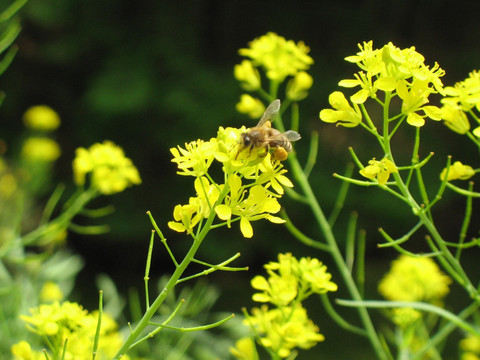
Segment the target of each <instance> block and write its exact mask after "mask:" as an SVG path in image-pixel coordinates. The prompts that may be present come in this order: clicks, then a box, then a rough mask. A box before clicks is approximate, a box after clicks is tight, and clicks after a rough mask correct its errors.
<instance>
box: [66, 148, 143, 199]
mask: <svg viewBox="0 0 480 360" xmlns="http://www.w3.org/2000/svg"><path fill="white" fill-rule="evenodd" d="M73 174H74V179H75V183H76V184H77V185H80V186H83V185H84V184H85V182H86V176H87V174H90V185H91V186H92V187H93V188H95V189H97V190H98V191H99V192H101V193H102V194H105V195H110V194H114V193H117V192H121V191H123V190H125V189H126V188H127V187H129V186H131V185H138V184H140V183H141V182H142V181H141V179H140V175H139V173H138V170H137V168H136V167H135V166H134V165H133V163H132V161H131V160H130V159H129V158H127V157H126V156H125V154H124V152H123V150H122V149H121V148H120V147H118V146H117V145H115V144H114V143H112V142H111V141H104V142H103V143H102V144H100V143H96V144H94V145H92V146H91V147H90V148H88V149H85V148H78V149H77V151H76V157H75V159H74V160H73Z"/></svg>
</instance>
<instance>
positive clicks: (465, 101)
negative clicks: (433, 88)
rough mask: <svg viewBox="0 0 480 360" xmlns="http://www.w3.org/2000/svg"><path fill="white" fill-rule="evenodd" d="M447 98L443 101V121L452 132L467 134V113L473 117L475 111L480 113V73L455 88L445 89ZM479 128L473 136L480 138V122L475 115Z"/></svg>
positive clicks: (476, 72) (474, 73) (457, 84)
mask: <svg viewBox="0 0 480 360" xmlns="http://www.w3.org/2000/svg"><path fill="white" fill-rule="evenodd" d="M445 94H446V96H445V97H444V98H443V99H442V104H443V106H442V109H441V110H442V120H444V121H445V125H447V126H448V127H449V128H450V129H451V130H453V131H455V132H457V133H459V134H466V133H467V132H469V131H470V122H469V120H468V118H467V113H470V114H472V115H473V110H474V109H475V110H477V111H480V72H479V71H478V70H474V71H472V72H471V73H470V74H469V76H468V78H466V79H465V80H463V81H459V82H457V83H456V84H455V85H454V86H447V87H445ZM472 117H473V119H475V120H476V122H477V126H476V127H475V129H473V131H472V132H473V134H474V135H475V136H477V137H480V126H478V125H480V120H479V118H478V116H475V115H473V116H472Z"/></svg>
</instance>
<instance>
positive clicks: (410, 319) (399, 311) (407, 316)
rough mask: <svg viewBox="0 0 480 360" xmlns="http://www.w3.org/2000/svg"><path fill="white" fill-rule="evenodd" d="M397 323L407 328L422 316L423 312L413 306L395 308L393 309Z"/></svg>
mask: <svg viewBox="0 0 480 360" xmlns="http://www.w3.org/2000/svg"><path fill="white" fill-rule="evenodd" d="M391 316H392V321H393V322H394V323H395V325H397V326H400V327H402V328H406V327H408V326H410V325H411V324H413V323H414V322H415V321H417V320H418V319H420V318H421V317H422V313H421V312H419V311H417V310H415V309H412V308H395V309H392V310H391Z"/></svg>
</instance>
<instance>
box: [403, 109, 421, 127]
mask: <svg viewBox="0 0 480 360" xmlns="http://www.w3.org/2000/svg"><path fill="white" fill-rule="evenodd" d="M407 122H408V123H409V124H410V125H412V126H415V127H421V126H423V125H425V119H424V118H422V117H421V116H420V115H418V114H417V113H414V112H412V113H410V114H408V116H407Z"/></svg>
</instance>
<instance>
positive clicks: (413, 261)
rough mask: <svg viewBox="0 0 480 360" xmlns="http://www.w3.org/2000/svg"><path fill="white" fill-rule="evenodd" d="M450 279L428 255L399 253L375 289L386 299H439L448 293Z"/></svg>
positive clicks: (433, 300) (430, 300) (432, 300)
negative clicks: (410, 255)
mask: <svg viewBox="0 0 480 360" xmlns="http://www.w3.org/2000/svg"><path fill="white" fill-rule="evenodd" d="M451 282H452V280H451V279H450V277H448V276H447V275H445V274H443V273H442V272H441V271H440V269H439V268H438V266H437V264H435V262H434V261H433V260H432V259H431V258H426V257H421V258H414V257H409V256H406V255H401V256H400V257H399V258H398V259H397V260H394V261H393V262H392V266H391V268H390V271H389V272H388V273H387V274H386V275H385V276H384V277H383V279H382V280H381V281H380V284H379V286H378V290H379V292H380V293H381V294H382V295H383V296H384V297H385V298H386V299H388V300H398V301H424V302H430V303H438V302H440V301H441V300H442V299H443V298H444V297H445V296H446V295H447V294H448V291H449V288H448V285H449V284H450V283H451Z"/></svg>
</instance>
